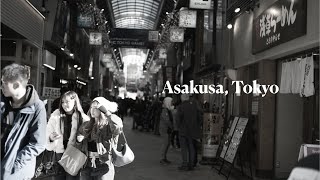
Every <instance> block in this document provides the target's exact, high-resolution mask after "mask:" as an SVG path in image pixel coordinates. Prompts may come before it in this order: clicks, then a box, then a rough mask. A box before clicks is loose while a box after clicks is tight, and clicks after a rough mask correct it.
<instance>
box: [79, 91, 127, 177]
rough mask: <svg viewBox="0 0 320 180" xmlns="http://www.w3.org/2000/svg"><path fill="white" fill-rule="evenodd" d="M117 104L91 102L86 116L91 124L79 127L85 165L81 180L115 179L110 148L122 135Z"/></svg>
mask: <svg viewBox="0 0 320 180" xmlns="http://www.w3.org/2000/svg"><path fill="white" fill-rule="evenodd" d="M117 109H118V104H117V103H115V102H111V101H108V100H107V99H105V98H103V97H97V98H95V99H93V101H92V103H91V106H90V110H89V112H88V115H89V117H90V118H91V120H90V121H89V122H86V123H84V124H83V125H82V126H81V127H80V131H79V132H80V134H79V135H78V138H77V139H78V141H79V142H82V143H83V145H85V146H86V147H87V148H86V152H87V154H88V157H89V158H88V162H87V164H86V165H85V167H84V169H83V170H82V171H81V172H80V180H113V179H114V175H115V170H114V166H113V163H112V159H111V148H112V147H116V146H117V143H118V135H119V134H120V133H121V132H122V128H123V124H122V120H121V119H120V118H119V117H118V116H117V115H115V114H113V113H115V112H116V111H117Z"/></svg>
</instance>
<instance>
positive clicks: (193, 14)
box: [179, 10, 197, 28]
mask: <svg viewBox="0 0 320 180" xmlns="http://www.w3.org/2000/svg"><path fill="white" fill-rule="evenodd" d="M196 25H197V11H193V10H182V11H180V14H179V27H186V28H195V27H196Z"/></svg>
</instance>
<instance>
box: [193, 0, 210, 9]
mask: <svg viewBox="0 0 320 180" xmlns="http://www.w3.org/2000/svg"><path fill="white" fill-rule="evenodd" d="M189 7H190V8H193V9H212V8H211V0H190V4H189Z"/></svg>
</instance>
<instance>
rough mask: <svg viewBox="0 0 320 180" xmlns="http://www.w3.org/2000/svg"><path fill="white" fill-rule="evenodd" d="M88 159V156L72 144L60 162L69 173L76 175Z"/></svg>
mask: <svg viewBox="0 0 320 180" xmlns="http://www.w3.org/2000/svg"><path fill="white" fill-rule="evenodd" d="M86 160H87V156H86V155H85V154H84V153H83V152H81V151H80V150H79V149H77V148H75V147H74V146H72V145H68V147H67V149H66V150H65V151H64V153H63V155H62V157H61V159H60V160H59V161H58V163H59V164H60V165H61V166H62V167H63V169H64V170H65V171H66V172H67V173H69V174H70V175H72V176H76V175H77V174H78V172H79V170H80V169H81V168H82V167H83V165H84V164H85V163H86Z"/></svg>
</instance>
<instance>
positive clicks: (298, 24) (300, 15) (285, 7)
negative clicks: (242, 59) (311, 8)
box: [252, 0, 307, 54]
mask: <svg viewBox="0 0 320 180" xmlns="http://www.w3.org/2000/svg"><path fill="white" fill-rule="evenodd" d="M306 17H307V1H306V0H279V1H277V2H275V3H274V4H273V5H271V6H270V7H269V8H268V9H266V10H265V11H264V12H263V13H262V14H260V15H259V16H258V17H257V18H256V19H255V20H254V21H253V31H252V52H253V54H255V53H258V52H261V51H263V50H266V49H269V48H271V47H274V46H277V45H279V44H282V43H285V42H288V41H290V40H292V39H295V38H297V37H300V36H303V35H304V34H306V26H307V24H306V23H307V20H306Z"/></svg>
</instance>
